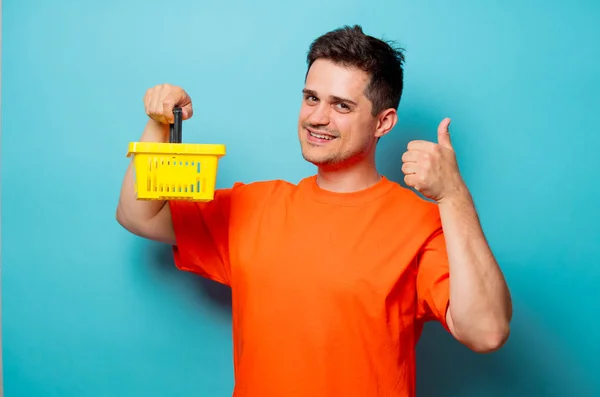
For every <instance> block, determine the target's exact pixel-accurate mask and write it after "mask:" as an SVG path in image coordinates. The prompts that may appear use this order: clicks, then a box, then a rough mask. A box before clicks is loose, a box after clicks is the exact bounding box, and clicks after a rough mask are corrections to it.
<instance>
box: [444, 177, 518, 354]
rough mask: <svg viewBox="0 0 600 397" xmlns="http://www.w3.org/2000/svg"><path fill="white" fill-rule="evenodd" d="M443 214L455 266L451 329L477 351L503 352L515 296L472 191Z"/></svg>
mask: <svg viewBox="0 0 600 397" xmlns="http://www.w3.org/2000/svg"><path fill="white" fill-rule="evenodd" d="M439 210H440V216H441V220H442V227H443V229H444V236H445V239H446V247H447V251H448V260H449V263H450V307H449V309H448V314H447V318H446V320H447V322H448V326H449V328H450V330H451V332H452V334H453V335H454V337H455V338H456V339H458V340H459V341H461V342H462V343H464V344H465V345H467V346H469V347H470V348H471V349H473V350H475V351H478V352H490V351H494V350H497V349H498V348H500V347H501V346H502V345H503V344H504V342H505V341H506V339H507V338H508V335H509V324H510V320H511V317H512V304H511V298H510V292H509V290H508V286H507V285H506V281H505V279H504V276H503V274H502V271H501V270H500V268H499V266H498V263H497V262H496V259H495V258H494V255H493V254H492V252H491V250H490V248H489V246H488V243H487V241H486V239H485V236H484V233H483V231H482V229H481V226H480V222H479V219H478V216H477V213H476V210H475V206H474V204H473V201H472V199H471V196H470V194H469V193H468V191H467V190H466V187H465V188H464V189H461V190H460V191H459V192H458V193H457V194H456V195H455V196H451V197H448V198H447V199H444V200H442V201H441V202H440V203H439Z"/></svg>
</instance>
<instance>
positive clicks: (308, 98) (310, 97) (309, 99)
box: [304, 95, 318, 104]
mask: <svg viewBox="0 0 600 397" xmlns="http://www.w3.org/2000/svg"><path fill="white" fill-rule="evenodd" d="M304 100H305V101H306V102H307V103H308V104H313V103H317V102H318V99H317V97H315V96H314V95H305V96H304Z"/></svg>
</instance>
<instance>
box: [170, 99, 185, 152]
mask: <svg viewBox="0 0 600 397" xmlns="http://www.w3.org/2000/svg"><path fill="white" fill-rule="evenodd" d="M173 118H174V121H173V124H171V125H170V126H169V143H181V128H182V124H183V123H182V116H181V108H179V107H176V108H174V109H173Z"/></svg>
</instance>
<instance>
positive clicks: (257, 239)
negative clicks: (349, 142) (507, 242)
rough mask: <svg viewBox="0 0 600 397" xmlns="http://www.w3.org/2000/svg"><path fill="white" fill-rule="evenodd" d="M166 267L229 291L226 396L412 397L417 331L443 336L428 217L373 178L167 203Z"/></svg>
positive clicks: (445, 279)
mask: <svg viewBox="0 0 600 397" xmlns="http://www.w3.org/2000/svg"><path fill="white" fill-rule="evenodd" d="M170 208H171V211H172V217H173V225H174V228H175V234H176V240H177V245H176V246H175V247H174V255H175V263H176V266H177V267H178V268H179V269H181V270H185V271H190V272H194V273H197V274H200V275H202V276H204V277H208V278H210V279H213V280H216V281H218V282H220V283H223V284H226V285H229V286H231V288H232V299H233V302H232V310H233V339H234V341H233V342H234V368H235V388H234V393H233V395H234V396H235V397H294V396H298V397H337V396H339V397H366V396H368V397H379V396H381V397H383V396H386V397H396V396H398V397H400V396H402V397H412V396H414V395H415V345H416V343H417V340H418V338H419V336H420V333H421V329H422V326H423V323H424V322H425V321H428V320H438V321H440V322H441V323H442V325H444V327H445V328H446V329H448V326H447V324H446V320H445V318H446V309H447V307H448V302H449V276H448V259H447V255H446V248H445V241H444V236H443V234H442V228H441V222H440V217H439V212H438V209H437V206H436V205H435V204H434V203H430V202H428V201H425V200H423V199H421V198H420V197H419V196H417V195H416V194H415V193H413V192H412V191H410V190H408V189H405V188H403V187H402V186H400V185H398V184H396V183H394V182H392V181H390V180H388V179H386V178H383V179H381V181H380V182H378V183H377V184H375V185H373V186H372V187H370V188H368V189H364V190H362V191H359V192H354V193H334V192H330V191H325V190H322V189H320V188H319V187H318V185H317V183H316V177H314V176H313V177H309V178H306V179H304V180H302V181H301V182H300V183H299V184H298V185H294V184H291V183H288V182H285V181H269V182H255V183H251V184H241V183H238V184H235V185H234V186H233V187H232V188H231V189H222V190H218V191H217V192H216V195H215V199H214V200H213V201H211V202H208V203H201V204H200V203H191V202H181V201H173V202H170Z"/></svg>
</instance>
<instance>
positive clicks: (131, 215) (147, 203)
mask: <svg viewBox="0 0 600 397" xmlns="http://www.w3.org/2000/svg"><path fill="white" fill-rule="evenodd" d="M167 134H168V125H163V124H160V123H158V122H156V121H154V120H152V119H149V120H148V123H147V124H146V127H145V128H144V131H143V133H142V136H141V138H140V141H141V142H165V140H166V137H167ZM134 181H135V176H134V168H133V163H132V162H131V163H130V164H129V166H128V167H127V170H126V172H125V176H124V178H123V183H122V186H121V194H120V196H119V204H118V207H117V220H118V221H119V223H121V224H122V225H123V226H124V227H126V228H127V229H129V230H130V231H132V232H134V233H135V232H136V230H135V229H136V228H137V227H138V225H141V224H144V223H146V222H148V221H149V220H150V219H152V218H154V217H155V216H156V215H157V214H158V213H159V212H160V210H161V209H162V208H163V206H164V205H165V201H160V200H137V195H136V192H135V184H134Z"/></svg>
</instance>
